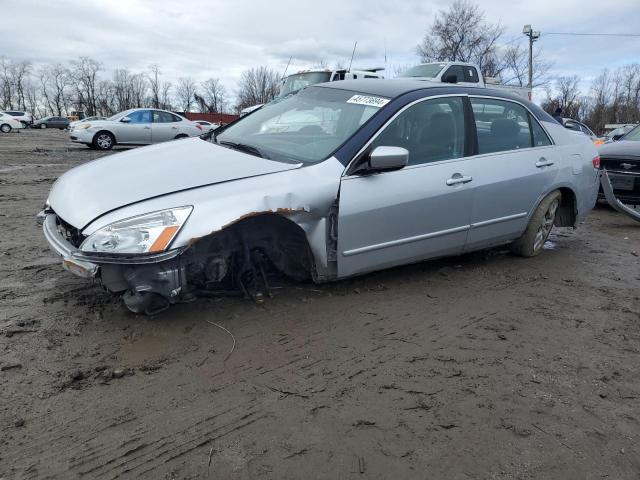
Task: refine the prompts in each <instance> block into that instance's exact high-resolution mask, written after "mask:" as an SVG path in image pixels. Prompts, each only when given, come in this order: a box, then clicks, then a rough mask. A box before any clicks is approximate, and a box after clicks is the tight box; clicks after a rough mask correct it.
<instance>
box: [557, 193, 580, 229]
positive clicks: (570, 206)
mask: <svg viewBox="0 0 640 480" xmlns="http://www.w3.org/2000/svg"><path fill="white" fill-rule="evenodd" d="M558 190H559V191H560V193H561V194H562V200H561V202H560V207H559V208H558V212H557V214H556V221H555V226H557V227H573V226H574V225H575V223H576V218H577V216H578V207H577V204H576V194H575V193H574V192H573V190H571V189H570V188H566V187H563V188H559V189H558Z"/></svg>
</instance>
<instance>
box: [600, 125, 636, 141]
mask: <svg viewBox="0 0 640 480" xmlns="http://www.w3.org/2000/svg"><path fill="white" fill-rule="evenodd" d="M636 126H637V124H631V123H630V124H628V125H622V126H621V127H618V128H614V129H613V130H611V131H610V132H609V133H607V134H606V135H605V136H604V141H605V142H615V141H618V140H620V139H621V138H622V137H623V136H624V135H625V134H626V133H628V132H630V131H631V130H633V129H634V128H635V127H636Z"/></svg>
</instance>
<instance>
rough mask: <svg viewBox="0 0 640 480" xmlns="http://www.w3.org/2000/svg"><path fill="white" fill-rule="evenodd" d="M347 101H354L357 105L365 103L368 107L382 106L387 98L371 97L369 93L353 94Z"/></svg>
mask: <svg viewBox="0 0 640 480" xmlns="http://www.w3.org/2000/svg"><path fill="white" fill-rule="evenodd" d="M347 103H355V104H357V105H367V106H369V107H377V108H380V107H384V106H385V105H386V104H387V103H389V99H388V98H382V97H372V96H370V95H354V96H353V97H351V98H350V99H349V100H347Z"/></svg>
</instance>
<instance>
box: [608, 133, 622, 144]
mask: <svg viewBox="0 0 640 480" xmlns="http://www.w3.org/2000/svg"><path fill="white" fill-rule="evenodd" d="M622 137H624V133H619V134H618V135H614V136H613V137H612V138H611V140H613V141H614V142H617V141H618V140H620V139H621V138H622Z"/></svg>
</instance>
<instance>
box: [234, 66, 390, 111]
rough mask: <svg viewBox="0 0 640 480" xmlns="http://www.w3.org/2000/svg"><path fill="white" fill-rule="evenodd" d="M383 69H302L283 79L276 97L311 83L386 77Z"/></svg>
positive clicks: (250, 108)
mask: <svg viewBox="0 0 640 480" xmlns="http://www.w3.org/2000/svg"><path fill="white" fill-rule="evenodd" d="M382 70H384V68H369V69H364V70H347V69H337V70H329V69H327V68H316V69H311V70H300V71H299V72H297V73H292V74H291V75H288V76H286V77H284V78H283V79H282V82H281V84H280V91H279V92H278V95H276V98H282V97H285V96H287V95H289V94H290V93H292V92H296V91H298V90H301V89H303V88H304V87H307V86H309V85H315V84H316V83H324V82H335V81H338V80H353V79H357V78H384V75H382V74H381V73H378V72H380V71H382ZM261 106H262V104H259V105H252V106H250V107H247V108H245V109H243V110H241V111H240V116H243V115H246V114H247V113H251V112H253V111H254V110H257V109H258V108H260V107H261Z"/></svg>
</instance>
